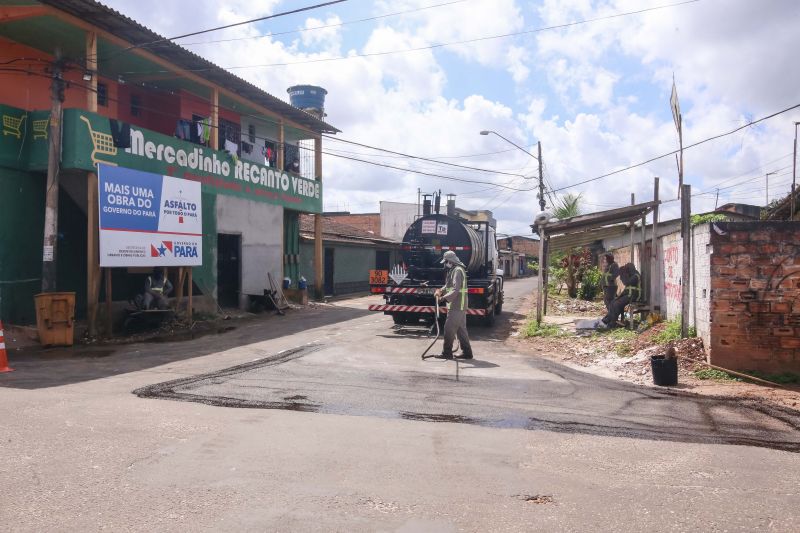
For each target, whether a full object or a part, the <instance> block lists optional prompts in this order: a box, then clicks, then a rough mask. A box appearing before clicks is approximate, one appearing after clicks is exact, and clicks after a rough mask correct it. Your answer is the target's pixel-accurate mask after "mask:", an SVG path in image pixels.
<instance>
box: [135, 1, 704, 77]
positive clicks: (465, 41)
mask: <svg viewBox="0 0 800 533" xmlns="http://www.w3.org/2000/svg"><path fill="white" fill-rule="evenodd" d="M697 2H700V0H685V1H683V2H677V3H673V4H665V5H661V6H654V7H650V8H646V9H639V10H636V11H628V12H625V13H615V14H613V15H606V16H603V17H596V18H592V19H584V20H578V21H574V22H568V23H565V24H556V25H553V26H545V27H541V28H533V29H529V30H522V31H518V32H511V33H504V34H500V35H489V36H485V37H476V38H473V39H463V40H460V41H452V42H448V43H437V44H432V45H427V46H419V47H416V48H404V49H400V50H387V51H384V52H371V53H364V54H350V55H346V56H336V57H324V58H317V59H306V60H302V61H291V62H286V63H262V64H258V65H234V66H229V67H216V66H215V67H203V68H197V69H184V70H185V71H187V72H205V71H209V70H215V69H218V68H224V69H225V70H238V69H246V68H268V67H286V66H291V65H303V64H308V63H326V62H330V61H342V60H347V59H353V58H357V57H376V56H386V55H393V54H403V53H408V52H419V51H423V50H433V49H436V48H443V47H446V46H455V45H461V44H470V43H476V42H482V41H491V40H495V39H504V38H507V37H516V36H519V35H527V34H531V33H540V32H543V31H548V30H559V29H564V28H569V27H573V26H579V25H582V24H589V23H592V22H600V21H604V20H610V19H614V18H619V17H626V16H630V15H640V14H642V13H647V12H649V11H656V10H659V9H667V8H671V7H678V6H682V5H686V4H694V3H697ZM169 72H170V71H167V70H152V71H128V72H122V73H121V74H129V75H130V74H163V73H169Z"/></svg>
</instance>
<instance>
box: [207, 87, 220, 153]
mask: <svg viewBox="0 0 800 533" xmlns="http://www.w3.org/2000/svg"><path fill="white" fill-rule="evenodd" d="M208 144H209V145H210V146H209V148H211V149H212V150H219V89H217V88H216V87H214V88H213V89H212V90H211V136H210V137H209V139H208Z"/></svg>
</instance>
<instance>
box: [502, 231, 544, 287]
mask: <svg viewBox="0 0 800 533" xmlns="http://www.w3.org/2000/svg"><path fill="white" fill-rule="evenodd" d="M497 250H498V251H499V252H500V268H502V269H503V274H504V275H505V277H507V278H517V277H520V276H532V275H533V274H534V273H535V270H534V269H532V268H530V267H529V266H528V264H529V263H530V262H531V261H536V260H538V258H539V241H538V240H537V239H533V238H531V237H523V236H521V235H514V236H512V237H503V238H501V239H497Z"/></svg>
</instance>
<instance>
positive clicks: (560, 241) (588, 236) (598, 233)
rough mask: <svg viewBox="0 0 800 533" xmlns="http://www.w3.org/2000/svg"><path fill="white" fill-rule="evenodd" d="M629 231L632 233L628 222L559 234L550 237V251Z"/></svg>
mask: <svg viewBox="0 0 800 533" xmlns="http://www.w3.org/2000/svg"><path fill="white" fill-rule="evenodd" d="M627 233H630V226H628V225H627V224H616V225H614V226H604V227H602V228H594V229H590V230H585V231H581V232H580V233H570V234H566V235H557V236H555V237H550V239H549V241H548V242H549V243H550V244H549V246H550V252H557V251H560V250H568V249H570V248H575V247H578V246H585V245H587V244H591V243H593V242H595V241H601V240H603V239H609V238H611V237H619V236H622V235H625V234H627Z"/></svg>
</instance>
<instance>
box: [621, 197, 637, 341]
mask: <svg viewBox="0 0 800 533" xmlns="http://www.w3.org/2000/svg"><path fill="white" fill-rule="evenodd" d="M631 205H636V195H635V194H633V193H631ZM635 221H636V219H633V218H632V219H631V260H630V263H631V264H632V265H634V266H635V265H636V262H635V261H634V259H633V253H634V249H633V232H634V229H635V227H636V224H635ZM639 263H640V267H641V261H639ZM639 276H640V277H639V288H641V286H642V279H641V269H640V271H639ZM628 308H629V309H630V315H631V317H630V320H629V321H628V329H633V302H628ZM622 320H623V322H624V321H625V314H624V313H623V314H622Z"/></svg>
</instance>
